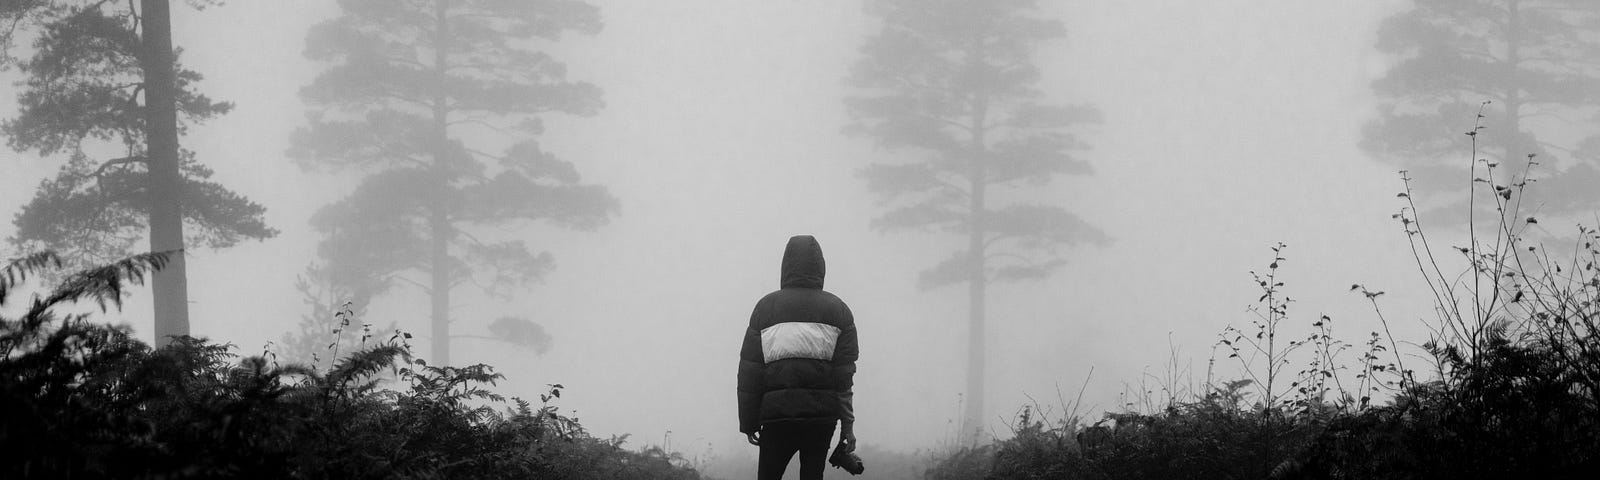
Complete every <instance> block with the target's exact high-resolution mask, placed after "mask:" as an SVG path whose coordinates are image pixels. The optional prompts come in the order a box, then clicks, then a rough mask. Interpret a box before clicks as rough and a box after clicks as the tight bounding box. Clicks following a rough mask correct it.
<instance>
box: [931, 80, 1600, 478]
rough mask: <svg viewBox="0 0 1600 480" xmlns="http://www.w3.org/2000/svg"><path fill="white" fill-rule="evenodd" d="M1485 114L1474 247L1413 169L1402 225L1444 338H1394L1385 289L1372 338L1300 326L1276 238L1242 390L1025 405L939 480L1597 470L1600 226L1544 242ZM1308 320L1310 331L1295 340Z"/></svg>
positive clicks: (1530, 168) (1522, 175)
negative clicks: (1492, 155)
mask: <svg viewBox="0 0 1600 480" xmlns="http://www.w3.org/2000/svg"><path fill="white" fill-rule="evenodd" d="M1482 119H1483V115H1482V114H1481V111H1480V114H1479V115H1478V123H1476V124H1475V126H1474V128H1473V129H1472V130H1471V131H1469V132H1466V135H1467V136H1468V137H1469V138H1470V143H1471V144H1472V156H1471V159H1470V161H1471V164H1472V171H1473V174H1474V175H1473V180H1472V185H1471V190H1470V195H1471V196H1472V198H1473V201H1472V203H1471V204H1470V205H1468V209H1469V212H1468V214H1467V218H1468V220H1467V225H1466V228H1465V236H1466V237H1467V238H1466V242H1465V243H1464V244H1462V245H1452V246H1450V247H1449V248H1448V249H1445V248H1442V247H1441V245H1440V243H1439V241H1438V240H1437V239H1434V238H1430V237H1429V234H1430V233H1433V232H1431V231H1430V230H1428V229H1425V228H1424V227H1423V225H1422V219H1421V218H1420V217H1419V216H1418V214H1417V210H1418V209H1417V205H1416V203H1415V201H1414V200H1413V193H1414V192H1412V191H1411V184H1410V180H1411V179H1410V177H1409V176H1408V174H1407V173H1406V172H1404V171H1402V172H1401V178H1402V182H1403V185H1404V190H1403V191H1402V192H1400V193H1399V194H1398V195H1397V197H1398V198H1400V199H1401V202H1402V203H1403V206H1402V207H1401V208H1400V210H1399V212H1398V213H1396V214H1395V215H1394V218H1395V219H1396V220H1397V221H1399V223H1400V224H1401V226H1402V228H1403V229H1404V232H1405V233H1406V237H1407V239H1408V242H1409V243H1408V244H1409V246H1410V248H1411V252H1412V257H1413V259H1414V260H1415V264H1416V268H1417V272H1418V273H1419V274H1420V275H1421V278H1422V280H1423V282H1422V283H1423V284H1424V286H1425V287H1426V289H1427V290H1426V292H1428V293H1429V294H1430V296H1431V299H1430V300H1431V302H1430V303H1431V305H1429V306H1430V307H1432V310H1433V311H1434V312H1435V315H1436V317H1435V318H1434V319H1433V320H1432V321H1427V322H1424V323H1425V324H1426V325H1427V326H1428V327H1429V331H1430V334H1429V338H1426V339H1423V340H1422V341H1420V342H1415V343H1413V342H1409V341H1404V340H1401V339H1396V338H1395V336H1394V335H1393V334H1392V332H1391V329H1390V325H1389V320H1388V318H1387V317H1386V316H1385V315H1384V310H1383V308H1382V305H1381V304H1380V300H1379V299H1380V297H1381V296H1382V295H1383V294H1384V292H1383V291H1380V290H1373V289H1369V288H1368V287H1367V286H1365V285H1361V284H1357V285H1353V286H1352V287H1351V290H1352V291H1353V292H1356V293H1358V294H1360V295H1362V296H1363V297H1364V300H1365V301H1367V302H1368V303H1370V304H1371V306H1372V308H1373V312H1374V314H1375V316H1376V317H1377V320H1378V321H1379V324H1380V325H1381V326H1382V331H1381V332H1377V331H1374V332H1370V334H1369V335H1368V336H1366V337H1365V338H1364V339H1363V340H1361V341H1359V342H1347V341H1344V340H1341V339H1340V338H1339V337H1337V336H1336V335H1335V334H1334V331H1333V327H1334V322H1333V319H1332V318H1330V317H1328V316H1326V315H1319V316H1315V317H1311V318H1309V319H1306V320H1302V319H1301V318H1303V317H1297V316H1294V315H1291V312H1290V306H1291V305H1292V301H1291V300H1290V299H1289V298H1288V297H1287V296H1285V295H1284V292H1283V288H1284V284H1283V283H1282V282H1281V281H1279V280H1278V277H1277V272H1278V269H1279V268H1280V267H1282V266H1283V264H1284V262H1285V256H1284V249H1285V246H1284V245H1282V244H1277V245H1275V246H1274V247H1273V248H1272V251H1273V260H1272V261H1271V263H1269V264H1268V267H1267V269H1266V270H1265V271H1264V273H1259V274H1258V273H1256V272H1252V274H1253V275H1254V276H1255V280H1256V283H1257V286H1258V287H1260V289H1261V293H1262V295H1261V296H1260V297H1259V298H1258V299H1257V302H1258V305H1259V306H1258V307H1257V308H1254V309H1252V311H1253V312H1254V313H1255V315H1256V316H1255V318H1253V319H1252V320H1251V324H1250V326H1249V327H1244V328H1239V327H1233V326H1229V327H1227V328H1225V329H1224V330H1223V332H1222V335H1221V339H1220V340H1219V342H1218V347H1219V348H1218V349H1217V350H1215V351H1220V352H1223V353H1226V354H1227V356H1226V357H1225V358H1224V359H1223V360H1224V361H1233V362H1238V365H1239V367H1240V371H1242V372H1243V373H1242V378H1238V379H1235V380H1228V381H1214V380H1213V379H1211V378H1209V375H1208V378H1207V380H1206V382H1205V384H1204V385H1202V388H1201V389H1200V392H1202V393H1198V394H1189V395H1180V394H1176V393H1174V392H1185V391H1188V390H1184V389H1182V388H1179V387H1176V386H1168V387H1167V388H1165V389H1163V392H1166V395H1165V396H1164V397H1161V398H1158V399H1156V400H1155V401H1153V402H1152V401H1151V399H1150V398H1143V399H1142V401H1129V402H1127V403H1126V404H1125V408H1124V410H1123V411H1120V412H1113V413H1107V414H1105V416H1104V417H1103V418H1101V419H1099V420H1098V421H1096V422H1094V423H1092V424H1087V425H1086V424H1084V423H1083V421H1082V419H1080V418H1077V417H1069V418H1064V419H1057V420H1054V421H1046V420H1041V419H1040V418H1038V417H1037V416H1036V414H1034V413H1033V410H1031V409H1024V410H1023V414H1022V415H1021V416H1019V418H1018V419H1017V421H1016V423H1015V425H1014V427H1013V431H1014V435H1013V436H1012V437H1011V438H1008V439H1005V440H1003V441H998V442H995V443H992V444H989V445H983V446H978V447H972V448H967V449H963V450H959V451H956V452H954V453H952V454H950V455H948V456H946V457H944V458H943V459H941V460H940V461H938V462H937V463H936V464H935V465H934V466H933V468H931V469H930V470H929V473H928V475H927V478H929V479H939V480H944V479H980V478H984V479H1013V478H1038V479H1046V478H1049V479H1056V478H1061V479H1067V478H1084V479H1155V478H1159V479H1168V478H1196V479H1201V478H1204V479H1213V478H1230V479H1263V478H1318V479H1452V480H1455V479H1476V478H1591V477H1592V475H1593V473H1594V472H1595V471H1600V402H1597V395H1600V232H1597V231H1596V230H1594V229H1593V228H1589V227H1585V226H1579V227H1578V229H1577V238H1576V239H1575V240H1573V241H1572V249H1571V251H1570V252H1569V253H1557V252H1552V251H1551V250H1549V249H1546V248H1545V247H1544V246H1543V245H1541V244H1540V242H1538V241H1536V240H1534V239H1533V238H1535V234H1536V233H1543V234H1548V232H1546V231H1543V230H1542V228H1540V227H1539V225H1540V223H1539V221H1538V218H1537V217H1535V216H1533V215H1532V214H1529V213H1527V212H1525V211H1523V207H1522V205H1521V203H1522V201H1521V200H1522V194H1523V192H1524V190H1525V189H1527V188H1530V186H1531V185H1532V184H1533V183H1534V182H1535V181H1536V179H1535V178H1533V173H1534V172H1535V171H1536V170H1535V167H1537V166H1538V162H1537V161H1536V158H1535V157H1534V156H1532V155H1530V156H1528V157H1527V162H1526V164H1525V165H1523V166H1522V169H1521V171H1515V172H1514V171H1511V169H1510V168H1509V167H1505V166H1501V165H1500V164H1499V163H1498V162H1493V161H1490V160H1487V159H1481V158H1478V155H1479V154H1478V148H1477V140H1478V135H1479V134H1480V133H1481V131H1482V128H1481V127H1479V126H1476V125H1481V121H1482ZM1480 216H1487V217H1488V220H1487V221H1483V222H1482V223H1480V219H1479V217H1480ZM1436 251H1437V252H1439V255H1436ZM1456 265H1460V267H1456ZM1458 268H1459V270H1457V269H1458ZM1297 325H1298V326H1300V327H1309V328H1305V330H1306V331H1307V333H1305V334H1304V335H1296V334H1293V333H1290V332H1293V331H1295V329H1294V328H1292V327H1295V326H1297ZM1402 345H1415V346H1417V347H1418V348H1415V349H1413V350H1415V351H1408V352H1401V349H1402ZM1351 355H1355V357H1354V358H1353V359H1352V358H1351ZM1216 361H1217V359H1215V358H1213V363H1214V362H1216ZM1208 371H1209V369H1208ZM1141 393H1143V394H1145V395H1148V394H1149V392H1145V391H1143V390H1142V392H1141Z"/></svg>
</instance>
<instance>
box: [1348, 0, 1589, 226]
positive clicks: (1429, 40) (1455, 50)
mask: <svg viewBox="0 0 1600 480" xmlns="http://www.w3.org/2000/svg"><path fill="white" fill-rule="evenodd" d="M1410 3H1412V4H1413V5H1412V6H1411V8H1408V9H1406V10H1404V11H1402V12H1399V13H1397V14H1395V15H1394V16H1392V17H1389V18H1388V19H1387V20H1385V21H1384V22H1383V24H1382V26H1381V27H1380V29H1379V31H1378V40H1377V48H1378V50H1379V51H1380V52H1382V53H1384V54H1387V55H1390V56H1392V57H1393V58H1395V60H1396V62H1395V63H1394V65H1393V66H1392V67H1391V68H1390V69H1389V71H1388V72H1387V73H1386V74H1385V75H1384V76H1383V77H1382V78H1379V79H1377V80H1376V81H1374V82H1373V83H1372V89H1373V93H1375V94H1377V97H1378V99H1379V100H1380V107H1379V111H1378V113H1379V115H1378V116H1377V118H1375V119H1373V120H1372V121H1371V122H1370V123H1368V124H1367V126H1366V129H1365V131H1364V132H1363V137H1364V138H1363V140H1362V143H1361V147H1362V148H1363V149H1364V150H1366V151H1367V152H1369V153H1371V154H1372V155H1373V156H1374V157H1376V158H1379V159H1382V160H1384V161H1386V162H1389V163H1391V164H1393V165H1396V166H1398V167H1399V168H1403V169H1406V170H1408V171H1410V172H1412V173H1414V174H1415V175H1416V179H1417V181H1420V182H1424V183H1423V184H1421V187H1422V188H1420V190H1425V191H1427V192H1430V193H1431V195H1430V197H1431V198H1430V199H1429V200H1430V201H1429V202H1428V208H1427V209H1426V210H1430V211H1431V210H1435V209H1438V208H1449V209H1450V211H1456V210H1455V208H1453V207H1457V206H1459V204H1462V203H1465V202H1466V201H1467V197H1466V195H1464V193H1465V191H1466V189H1465V188H1463V185H1461V183H1460V182H1455V181H1454V179H1458V178H1463V177H1466V176H1467V170H1468V168H1467V167H1468V166H1467V165H1463V164H1461V163H1459V162H1456V161H1454V159H1455V157H1456V155H1455V154H1454V152H1456V151H1458V150H1457V149H1458V145H1460V144H1459V143H1458V142H1457V141H1456V140H1457V138H1458V137H1456V136H1455V134H1456V133H1457V132H1459V131H1460V130H1462V129H1463V128H1465V127H1464V126H1463V124H1462V121H1464V120H1467V119H1470V118H1472V114H1473V112H1474V110H1477V109H1478V106H1479V105H1478V103H1479V102H1480V101H1482V100H1485V99H1487V100H1490V101H1492V102H1494V103H1493V104H1492V105H1491V106H1490V112H1491V113H1490V114H1491V115H1492V116H1493V117H1494V118H1496V119H1497V121H1496V122H1495V123H1494V124H1493V125H1491V127H1492V128H1491V129H1490V131H1491V132H1496V135H1493V136H1491V137H1490V138H1485V139H1484V141H1485V143H1484V147H1485V148H1484V153H1483V155H1484V158H1491V159H1494V160H1495V161H1497V162H1499V163H1501V164H1503V165H1506V166H1507V167H1514V168H1516V169H1520V168H1522V165H1520V164H1519V163H1520V162H1522V160H1523V157H1521V155H1525V154H1536V155H1538V158H1540V159H1542V161H1543V162H1544V163H1545V164H1546V168H1551V169H1555V170H1554V171H1556V172H1559V173H1560V175H1546V176H1545V179H1544V180H1545V182H1544V184H1543V185H1541V186H1540V188H1539V189H1538V190H1537V191H1532V192H1529V194H1531V195H1534V196H1536V197H1537V199H1536V200H1535V201H1534V203H1533V204H1535V205H1540V206H1541V208H1542V209H1543V211H1544V212H1546V213H1547V214H1573V213H1578V214H1584V216H1587V213H1586V212H1588V210H1589V209H1592V208H1595V207H1596V206H1600V196H1596V192H1597V190H1596V189H1595V188H1594V185H1595V184H1596V182H1600V168H1596V167H1597V166H1600V163H1597V162H1600V135H1595V134H1594V132H1595V131H1596V130H1595V127H1596V126H1600V124H1597V120H1600V118H1597V117H1595V116H1594V115H1593V114H1592V111H1593V109H1594V108H1595V107H1597V106H1600V90H1596V89H1595V88H1594V85H1595V84H1596V82H1600V70H1596V68H1595V66H1596V64H1595V58H1596V55H1600V37H1596V36H1595V35H1594V32H1595V29H1596V28H1600V4H1597V3H1595V2H1592V1H1588V0H1417V1H1414V2H1410ZM1536 131H1544V132H1546V134H1544V135H1536V134H1535V133H1534V132H1536ZM1568 131H1570V132H1572V133H1573V134H1566V133H1562V132H1568ZM1511 170H1512V168H1507V169H1502V170H1501V172H1502V173H1510V171H1511ZM1499 180H1504V179H1503V178H1502V179H1499ZM1433 192H1447V193H1448V194H1449V195H1443V196H1441V195H1438V194H1437V193H1433ZM1424 216H1427V215H1426V212H1425V213H1424Z"/></svg>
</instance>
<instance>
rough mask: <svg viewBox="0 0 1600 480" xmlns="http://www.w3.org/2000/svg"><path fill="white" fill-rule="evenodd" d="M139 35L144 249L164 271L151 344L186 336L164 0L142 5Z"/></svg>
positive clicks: (156, 279) (158, 276)
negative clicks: (163, 256) (146, 219)
mask: <svg viewBox="0 0 1600 480" xmlns="http://www.w3.org/2000/svg"><path fill="white" fill-rule="evenodd" d="M141 8H142V9H143V10H144V12H143V16H142V17H141V24H140V30H141V33H142V41H143V43H144V45H143V47H144V51H143V52H142V54H141V57H142V58H141V59H140V60H141V65H140V66H141V67H142V70H143V71H144V98H145V108H144V115H145V125H144V128H145V141H146V142H147V144H146V146H145V159H146V162H148V165H147V167H148V171H149V174H148V182H149V183H148V189H149V196H150V206H149V208H150V250H151V251H153V252H168V255H169V258H168V259H167V264H166V266H165V267H163V268H161V269H160V270H158V271H156V272H155V275H154V276H153V279H152V281H151V290H152V292H153V293H154V296H155V337H156V345H157V346H161V345H166V344H168V343H170V342H171V338H172V337H173V336H179V335H188V334H189V280H188V276H187V274H186V273H185V268H186V267H185V265H184V251H183V206H182V204H181V203H180V202H181V199H182V197H183V196H182V195H181V192H180V191H179V190H180V189H181V188H183V177H182V174H181V173H180V172H179V171H178V115H177V110H176V105H175V104H174V97H175V96H176V94H177V82H176V79H175V77H176V74H175V73H174V72H173V68H174V67H173V63H174V62H173V58H172V57H173V53H172V20H171V12H170V11H169V9H168V5H167V0H142V1H141Z"/></svg>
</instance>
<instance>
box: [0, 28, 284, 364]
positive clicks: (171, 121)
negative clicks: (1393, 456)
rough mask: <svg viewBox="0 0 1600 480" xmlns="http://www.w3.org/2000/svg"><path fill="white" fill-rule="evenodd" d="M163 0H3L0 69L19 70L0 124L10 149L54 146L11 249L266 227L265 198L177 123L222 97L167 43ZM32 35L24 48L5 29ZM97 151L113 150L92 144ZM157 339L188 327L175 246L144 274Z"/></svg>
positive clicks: (215, 108)
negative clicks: (184, 138) (185, 138)
mask: <svg viewBox="0 0 1600 480" xmlns="http://www.w3.org/2000/svg"><path fill="white" fill-rule="evenodd" d="M135 3H138V6H135ZM167 3H168V2H167V1H166V0H143V1H141V2H131V1H130V2H105V1H82V0H17V1H7V2H5V5H3V6H0V24H4V25H5V26H6V27H5V28H4V29H3V30H0V70H9V69H11V68H16V69H18V70H20V71H21V73H22V74H23V75H24V77H25V80H24V81H23V82H22V83H21V88H18V89H17V103H18V107H19V109H18V113H17V116H16V117H14V118H10V119H7V120H6V121H5V123H4V125H3V127H0V132H3V133H4V135H5V136H6V142H7V144H8V145H9V146H10V147H11V148H12V149H14V150H17V151H19V152H23V151H31V152H37V153H38V154H40V155H43V156H65V157H67V161H66V163H65V164H64V165H63V166H62V167H61V170H60V172H59V173H57V174H56V176H55V178H53V179H47V180H45V181H43V182H41V183H40V185H39V190H38V192H37V193H36V194H35V195H34V198H33V200H32V201H31V202H29V203H28V204H27V205H25V206H24V207H23V208H22V210H21V211H20V212H19V213H17V215H16V217H15V220H14V223H15V224H16V227H17V231H16V234H15V235H14V236H13V237H11V238H10V239H9V241H10V243H11V244H12V245H13V246H15V247H17V249H18V251H22V252H28V251H39V250H43V249H51V250H55V251H60V252H63V253H62V255H63V260H64V261H67V262H69V263H70V264H72V265H74V266H76V267H80V268H81V267H87V266H90V265H95V264H99V263H104V262H109V261H112V260H114V259H117V258H121V257H123V256H126V255H130V254H132V253H134V252H138V251H145V250H144V249H142V248H137V247H136V244H137V243H138V242H139V240H140V239H142V238H148V239H149V247H150V248H149V250H148V251H153V252H166V251H183V250H184V249H185V247H187V246H200V245H204V246H208V247H211V248H226V247H230V246H233V245H235V244H237V243H239V242H240V241H242V240H246V239H256V240H260V239H265V238H270V237H272V236H274V235H276V234H277V231H276V230H274V229H272V228H270V227H267V226H266V224H265V223H264V222H263V220H262V217H263V214H264V213H265V212H266V209H265V208H264V207H262V206H261V205H259V204H256V203H254V202H252V201H250V200H249V199H246V198H244V197H242V196H240V195H239V194H237V193H234V192H232V191H230V190H228V189H227V188H226V187H223V186H222V185H220V184H217V183H215V182H212V181H209V180H208V179H209V178H210V177H211V175H212V171H211V170H210V169H209V168H207V167H206V166H205V165H204V164H202V163H200V162H199V160H198V159H196V158H195V156H194V154H193V153H192V152H189V151H186V150H182V149H180V148H179V146H178V137H179V135H180V134H181V133H182V132H183V131H184V130H185V129H186V127H187V126H189V125H194V124H197V123H200V122H203V121H206V120H208V119H211V118H213V117H216V116H218V115H222V114H224V113H227V112H228V111H229V110H230V109H232V108H233V105H232V104H230V103H227V102H219V101H214V100H212V99H211V98H209V97H207V96H205V95H204V94H201V93H200V92H198V91H197V88H196V84H198V83H199V82H200V80H201V75H200V74H199V73H197V72H195V71H193V70H189V69H186V68H183V66H182V64H181V62H179V61H178V56H179V53H181V52H180V50H179V49H177V48H174V46H173V45H172V35H171V27H170V22H169V18H168V17H169V12H168V6H167ZM23 38H32V42H31V48H30V49H28V50H27V53H28V55H26V56H24V57H23V58H18V57H15V56H13V55H12V53H13V52H14V51H15V50H14V49H13V48H12V47H14V45H13V43H15V42H17V41H18V40H20V39H23ZM103 152H114V153H110V154H103ZM152 284H153V285H152V287H153V291H154V299H155V303H154V307H155V320H156V325H155V334H156V339H157V341H158V342H164V341H166V339H167V338H168V337H170V336H174V335H188V334H189V314H188V308H189V306H188V304H189V301H188V280H187V277H186V276H185V268H184V258H183V256H182V255H175V256H172V257H171V261H170V262H169V265H167V268H164V269H162V270H161V271H160V272H157V273H156V274H155V278H154V279H153V282H152Z"/></svg>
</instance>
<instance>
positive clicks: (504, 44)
mask: <svg viewBox="0 0 1600 480" xmlns="http://www.w3.org/2000/svg"><path fill="white" fill-rule="evenodd" d="M340 6H341V7H342V9H343V15H341V16H340V17H338V18H336V19H333V20H330V21H327V22H324V23H322V24H319V25H317V26H315V27H313V29H312V30H311V32H310V34H309V35H308V36H307V40H306V43H307V47H306V56H307V57H310V58H311V59H313V60H317V61H320V62H323V63H324V64H327V65H328V67H327V69H326V70H324V71H323V72H322V74H321V75H319V76H318V77H317V78H316V79H315V80H314V81H313V82H312V83H311V84H310V85H307V86H306V87H305V88H304V89H303V90H302V92H301V93H302V96H303V98H304V99H305V101H306V102H307V103H308V104H309V105H310V106H311V107H312V109H311V114H310V120H309V125H308V126H307V127H305V128H303V129H301V130H299V131H297V132H296V133H295V134H294V138H293V146H292V147H291V150H290V155H291V156H293V157H295V158H297V159H299V160H300V161H301V164H302V165H303V166H305V167H306V168H314V169H315V168H330V169H339V170H349V171H358V172H362V173H365V174H366V177H365V179H364V180H363V181H362V182H361V184H360V185H359V186H358V187H356V188H355V190H354V191H353V192H351V194H350V195H349V196H348V197H346V198H345V199H343V200H341V201H339V202H337V203H334V204H332V205H329V206H327V207H325V208H323V209H322V210H321V211H319V212H318V213H317V215H316V216H315V218H313V219H312V225H313V227H314V228H316V229H317V230H318V231H321V232H323V233H324V235H325V239H324V241H323V242H322V244H321V247H320V251H321V253H322V255H323V256H324V257H325V258H327V259H328V261H329V267H330V268H332V269H333V270H334V271H335V272H336V273H335V274H336V275H356V276H366V277H369V278H375V279H379V280H380V284H381V285H383V286H384V290H387V289H388V288H389V287H393V286H395V285H396V283H395V282H400V283H408V284H411V285H414V286H417V287H420V288H422V289H423V290H424V291H426V292H427V293H428V294H429V295H430V301H431V303H432V306H433V319H432V321H433V325H434V328H433V331H432V336H433V337H434V338H433V339H432V340H433V342H434V343H433V349H434V352H433V354H434V357H435V360H436V361H439V362H441V363H446V362H448V361H449V360H448V358H449V357H448V355H449V354H448V352H449V337H450V336H451V334H450V329H449V322H450V319H449V314H448V311H449V304H450V292H451V290H453V289H455V288H456V287H458V286H461V285H472V286H475V287H478V288H479V289H480V290H482V291H484V292H486V293H488V294H490V295H492V296H502V297H503V296H505V295H508V294H509V293H511V292H513V291H514V289H516V288H520V287H522V286H525V285H527V284H528V283H530V282H533V281H536V280H539V279H540V278H541V277H542V276H543V275H545V274H546V273H547V272H549V271H550V270H551V269H553V268H554V266H555V261H554V257H553V256H552V255H551V254H550V253H548V252H535V251H534V250H533V249H532V248H531V247H530V246H529V245H528V244H527V242H526V241H524V240H522V239H520V238H510V239H508V238H495V237H493V236H490V234H492V233H493V232H492V230H493V229H494V228H496V227H505V226H511V225H525V224H528V223H530V222H545V223H548V224H552V225H555V226H558V227H563V228H571V229H578V230H592V229H595V228H597V227H599V226H600V225H602V224H604V223H605V222H606V221H608V220H609V218H610V217H611V216H612V215H614V214H615V213H616V211H617V208H618V207H617V201H616V199H615V198H613V197H612V196H611V195H610V194H609V193H608V192H607V191H606V189H605V188H604V187H601V186H598V185H592V184H585V183H583V182H582V181H581V178H580V177H579V175H578V169H577V167H576V166H575V165H574V164H573V163H571V162H568V161H566V160H562V159H560V158H558V157H557V156H556V155H554V154H553V153H551V152H548V151H545V150H544V149H543V148H542V146H541V145H540V143H539V142H538V141H536V137H537V136H538V135H540V134H542V133H543V131H544V126H543V122H542V119H543V117H544V116H545V115H548V114H568V115H577V116H585V115H592V114H594V113H596V112H597V111H599V109H600V108H601V106H602V103H601V100H600V89H599V88H598V87H596V86H594V85H592V84H589V83H586V82H581V81H570V80H567V79H566V67H565V65H564V64H563V63H562V62H560V61H559V60H557V59H556V58H555V57H553V56H552V55H551V54H549V53H548V52H547V51H546V49H547V48H549V47H550V46H552V45H553V44H554V42H556V41H558V40H560V39H561V38H562V37H563V36H564V35H565V34H567V33H569V32H574V33H582V34H594V33H597V32H598V31H599V30H600V26H601V23H600V16H599V10H598V9H596V8H595V7H594V6H592V5H589V4H587V3H585V2H582V1H559V0H557V1H540V2H507V1H496V0H436V1H429V2H391V1H385V0H343V1H341V2H340ZM500 139H510V140H509V141H504V140H500ZM414 274H424V275H426V276H427V279H425V280H419V279H416V278H413V275H414ZM500 325H501V326H502V327H504V325H505V324H503V323H501V324H500ZM527 327H528V326H526V325H525V326H523V327H519V328H517V329H511V330H506V329H505V328H501V329H500V330H504V331H516V332H527V331H531V330H530V329H529V328H527ZM532 327H537V326H536V325H533V326H532Z"/></svg>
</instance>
